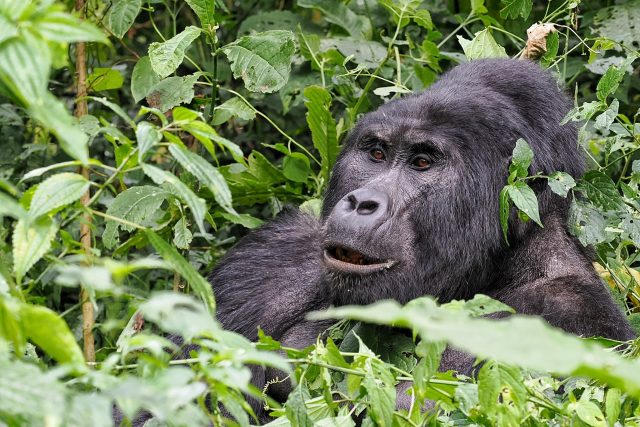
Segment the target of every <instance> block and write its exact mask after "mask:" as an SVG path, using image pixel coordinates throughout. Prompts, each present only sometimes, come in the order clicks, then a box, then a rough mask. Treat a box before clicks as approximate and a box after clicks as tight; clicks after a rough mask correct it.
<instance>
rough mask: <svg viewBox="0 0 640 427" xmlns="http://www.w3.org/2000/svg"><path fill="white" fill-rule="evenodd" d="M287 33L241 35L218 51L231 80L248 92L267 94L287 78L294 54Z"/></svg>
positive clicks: (288, 32)
mask: <svg viewBox="0 0 640 427" xmlns="http://www.w3.org/2000/svg"><path fill="white" fill-rule="evenodd" d="M294 39H295V38H294V35H293V33H292V32H291V31H283V30H273V31H265V32H263V33H258V34H254V35H250V36H244V37H241V38H239V39H238V40H236V41H234V42H233V43H230V44H228V45H226V46H224V47H223V48H222V51H223V52H224V53H225V55H227V58H229V62H230V63H231V70H232V71H233V76H234V77H235V78H242V80H243V81H244V85H245V87H246V88H247V89H248V90H250V91H252V92H262V93H271V92H275V91H277V90H279V89H281V88H282V87H283V86H284V85H285V83H287V80H288V79H289V73H290V72H291V60H292V59H293V54H294V52H295V43H294Z"/></svg>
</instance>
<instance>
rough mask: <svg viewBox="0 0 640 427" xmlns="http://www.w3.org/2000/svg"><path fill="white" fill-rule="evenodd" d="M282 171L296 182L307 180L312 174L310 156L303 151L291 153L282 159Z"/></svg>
mask: <svg viewBox="0 0 640 427" xmlns="http://www.w3.org/2000/svg"><path fill="white" fill-rule="evenodd" d="M282 173H283V174H284V176H285V177H286V178H287V179H289V180H291V181H294V182H307V180H308V179H309V176H310V175H311V165H310V164H309V158H308V157H307V156H305V155H304V154H302V153H291V154H290V155H287V156H285V157H284V159H283V160H282Z"/></svg>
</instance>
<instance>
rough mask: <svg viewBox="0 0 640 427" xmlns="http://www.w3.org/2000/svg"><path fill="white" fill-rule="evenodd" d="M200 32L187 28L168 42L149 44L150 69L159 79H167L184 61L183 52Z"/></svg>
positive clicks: (198, 29) (191, 27)
mask: <svg viewBox="0 0 640 427" xmlns="http://www.w3.org/2000/svg"><path fill="white" fill-rule="evenodd" d="M201 31H202V30H201V29H200V28H198V27H194V26H189V27H187V28H185V29H184V30H183V31H182V32H181V33H179V34H176V35H175V36H173V37H172V38H170V39H169V40H167V41H165V42H162V43H158V42H154V43H151V45H150V46H149V59H150V60H151V68H153V71H155V73H156V74H157V75H158V76H159V77H167V76H168V75H169V74H171V73H173V72H174V71H175V70H176V69H177V68H178V67H179V66H180V64H182V61H183V60H184V55H185V51H186V50H187V48H188V47H189V46H190V45H191V43H193V41H194V40H195V39H197V38H198V36H199V35H200V32H201Z"/></svg>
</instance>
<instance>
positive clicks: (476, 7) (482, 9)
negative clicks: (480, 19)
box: [471, 0, 488, 15]
mask: <svg viewBox="0 0 640 427" xmlns="http://www.w3.org/2000/svg"><path fill="white" fill-rule="evenodd" d="M471 11H472V12H473V13H474V15H484V14H485V13H487V12H488V10H487V8H486V6H485V5H484V0H471Z"/></svg>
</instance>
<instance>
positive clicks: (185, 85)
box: [146, 74, 198, 112]
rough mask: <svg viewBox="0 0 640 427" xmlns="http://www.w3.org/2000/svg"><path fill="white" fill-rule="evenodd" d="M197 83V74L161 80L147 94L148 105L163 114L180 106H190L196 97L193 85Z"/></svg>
mask: <svg viewBox="0 0 640 427" xmlns="http://www.w3.org/2000/svg"><path fill="white" fill-rule="evenodd" d="M197 81H198V75H197V74H194V75H191V76H184V77H175V76H174V77H167V78H166V79H164V80H160V81H159V82H158V83H156V84H155V85H154V86H152V87H151V89H149V91H148V92H147V94H146V97H147V103H148V104H149V106H150V107H153V108H157V109H158V110H160V111H162V112H165V111H169V110H171V109H172V108H173V107H175V106H177V105H180V104H188V103H189V102H191V100H192V99H193V97H194V95H195V92H194V91H193V85H194V84H195V83H196V82H197Z"/></svg>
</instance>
